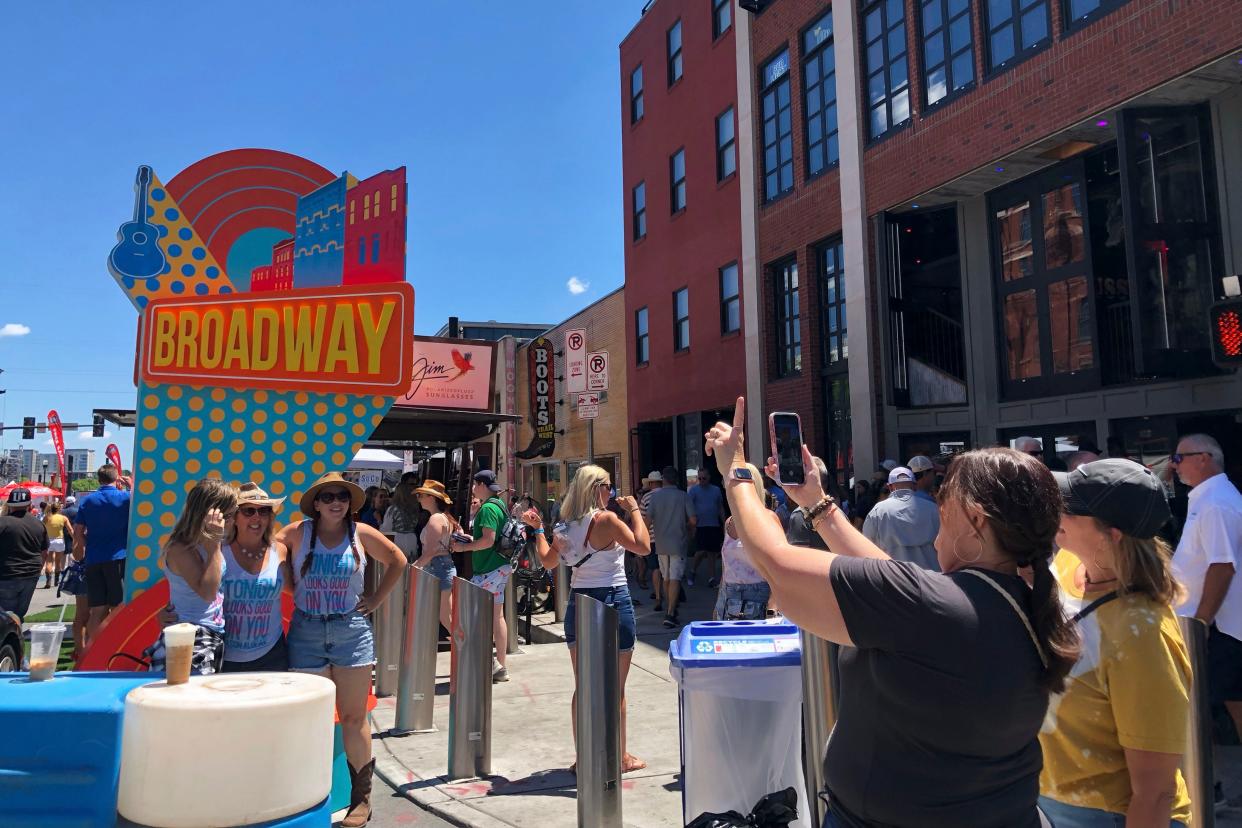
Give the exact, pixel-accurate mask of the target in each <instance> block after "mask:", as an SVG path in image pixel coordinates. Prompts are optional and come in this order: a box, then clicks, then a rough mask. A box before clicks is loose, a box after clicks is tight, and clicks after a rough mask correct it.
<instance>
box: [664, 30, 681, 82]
mask: <svg viewBox="0 0 1242 828" xmlns="http://www.w3.org/2000/svg"><path fill="white" fill-rule="evenodd" d="M667 37H668V85H669V86H672V85H673V84H675V83H677V81H679V80H681V69H682V66H681V21H680V20H678V21H677V22H676V23H674V24H673V28H671V29H669V30H668V36H667Z"/></svg>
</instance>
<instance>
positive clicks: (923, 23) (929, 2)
mask: <svg viewBox="0 0 1242 828" xmlns="http://www.w3.org/2000/svg"><path fill="white" fill-rule="evenodd" d="M953 2H955V0H917V5H918V15H919V19H918V27H917V28H918V33H919V36H918V42H919V77H920V79H921V80H922V85H923V96H922V103H923V107H924V109H925V110H926V111H931V110H933V109H935V108H936V107H940V106H944V105H945V104H947V103H949V102H950V101H952V100H955V99H956V98H958V97H959V96H961V95H965V94H966V93H967V92H969V91H971V90H972V89H974V88H975V86H977V85H978V83H979V67H978V66H976V65H975V29H974V25H975V20H974V8H973V7H972V5H971V3H970V0H964V2H965V6H964V7H963V8H962V9H961V10H960V11H958V12H956V13H951V8H950V6H951V4H952V3H953ZM933 5H934V6H937V7H938V10H939V13H940V22H939V24H938V26H936V27H935V31H934V33H933V34H930V35H929V34H928V32H927V8H928V7H929V6H933ZM963 18H965V20H966V35H967V39H966V45H965V46H964V47H962V48H960V49H958V50H957V51H954V50H953V41H952V32H951V30H952V27H953V24H954V23H956V22H957V21H959V20H961V19H963ZM933 38H936V39H939V41H940V48H941V50H942V55H943V59H942V62H941V63H940V64H938V65H939V66H943V67H944V71H945V87H946V90H947V91H946V92H945V94H944V95H943V96H942V97H940V98H938V99H936V100H935V101H933V100H931V97H930V90H931V82H930V76H931V73H932V72H933V71H935V69H936V66H933V65H930V59H929V58H928V54H927V51H928V43H929V41H931V40H932V39H933ZM962 55H968V56H969V58H970V80H968V81H965V82H964V83H961V84H958V83H957V78H956V74H957V73H956V71H955V70H954V68H953V64H954V63H955V62H956V61H957V59H958V58H960V57H961V56H962Z"/></svg>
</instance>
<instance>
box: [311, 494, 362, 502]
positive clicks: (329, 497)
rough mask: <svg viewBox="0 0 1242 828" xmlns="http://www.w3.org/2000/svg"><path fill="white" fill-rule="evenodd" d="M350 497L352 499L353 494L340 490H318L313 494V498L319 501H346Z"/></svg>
mask: <svg viewBox="0 0 1242 828" xmlns="http://www.w3.org/2000/svg"><path fill="white" fill-rule="evenodd" d="M352 499H353V495H351V494H350V493H349V492H342V491H335V492H320V493H319V494H318V495H316V496H315V500H318V501H319V502H320V503H331V502H332V501H334V500H335V501H337V502H339V503H348V502H349V501H350V500H352Z"/></svg>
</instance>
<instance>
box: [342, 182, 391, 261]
mask: <svg viewBox="0 0 1242 828" xmlns="http://www.w3.org/2000/svg"><path fill="white" fill-rule="evenodd" d="M346 201H347V209H346V212H347V214H348V218H347V219H346V224H345V274H344V282H343V284H346V285H359V284H375V283H378V282H400V281H402V280H404V279H405V212H406V184H405V167H399V168H397V169H395V170H385V171H383V172H381V173H377V174H375V175H373V176H371V177H370V178H367V179H364V180H362V181H359V182H358V184H357V185H355V186H354V187H351V188H350V189H349V192H348V193H347V194H346Z"/></svg>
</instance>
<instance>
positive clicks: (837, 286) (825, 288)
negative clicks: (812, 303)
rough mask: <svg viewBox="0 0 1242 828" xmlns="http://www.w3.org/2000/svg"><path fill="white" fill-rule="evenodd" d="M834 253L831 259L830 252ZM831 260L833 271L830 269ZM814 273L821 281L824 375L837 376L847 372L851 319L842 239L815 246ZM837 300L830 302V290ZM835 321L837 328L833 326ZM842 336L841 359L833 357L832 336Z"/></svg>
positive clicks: (821, 361) (837, 238)
mask: <svg viewBox="0 0 1242 828" xmlns="http://www.w3.org/2000/svg"><path fill="white" fill-rule="evenodd" d="M830 251H831V253H832V256H831V257H829V256H828V253H829V252H830ZM830 258H831V261H832V269H831V270H829V268H828V261H829V259H830ZM815 270H816V277H817V278H818V279H819V326H820V327H819V340H820V365H821V367H822V372H823V373H825V374H827V373H835V372H838V371H844V370H846V366H847V365H848V363H849V350H850V348H849V324H848V322H849V320H848V317H847V315H846V309H845V300H846V293H845V291H846V288H845V246H844V244H843V242H842V238H841V237H840V236H836V237H834V238H831V239H826V240H824V241H822V242H820V243H819V244H817V245H816V246H815ZM830 287H831V288H832V294H833V295H834V296H835V298H834V301H832V302H829V301H828V296H829V288H830ZM833 322H836V325H835V326H834V325H833V324H832V323H833ZM834 336H836V337H839V340H838V349H837V353H838V356H837V357H836V358H835V359H834V358H832V349H831V347H830V346H831V340H832V337H834Z"/></svg>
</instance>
